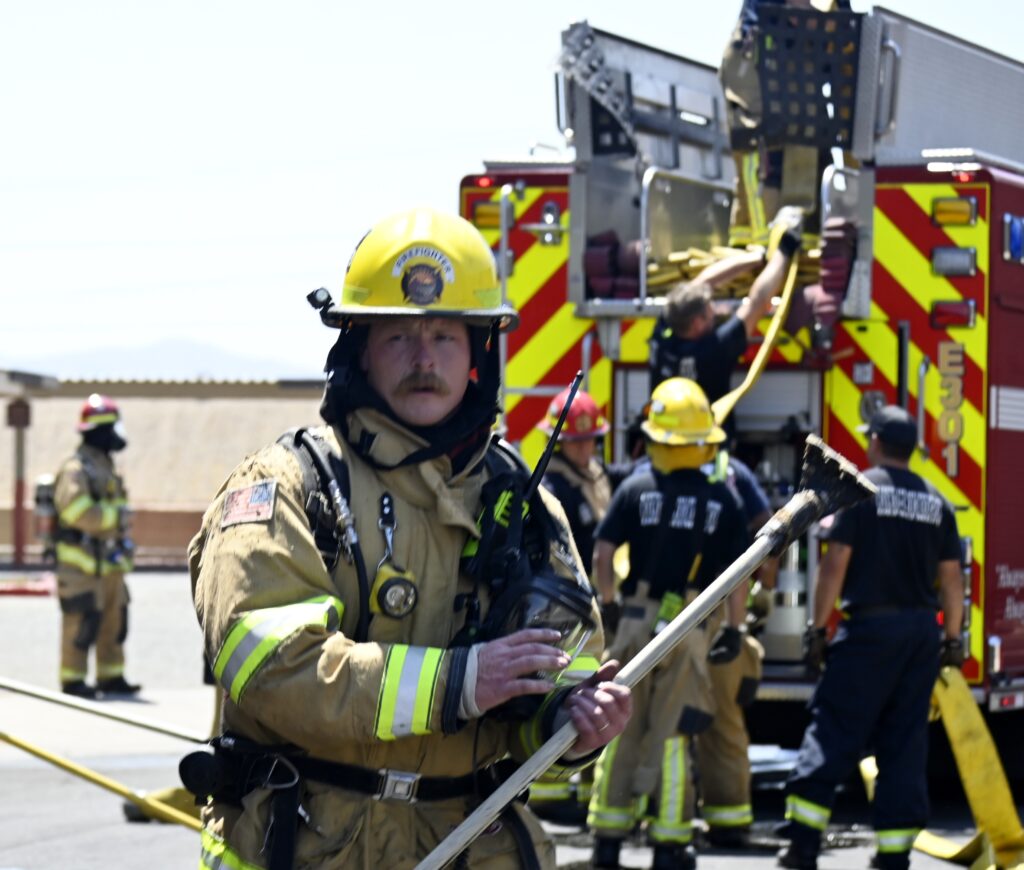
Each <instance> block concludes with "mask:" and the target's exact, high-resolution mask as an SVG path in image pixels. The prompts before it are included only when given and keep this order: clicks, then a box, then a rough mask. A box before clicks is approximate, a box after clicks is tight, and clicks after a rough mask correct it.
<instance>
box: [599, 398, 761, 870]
mask: <svg viewBox="0 0 1024 870" xmlns="http://www.w3.org/2000/svg"><path fill="white" fill-rule="evenodd" d="M643 431H644V435H645V437H646V439H647V452H648V455H649V456H650V459H651V468H650V469H647V470H638V471H637V472H635V473H634V474H633V475H632V476H631V477H629V478H627V479H626V481H624V482H623V484H622V485H621V486H620V487H619V488H618V490H616V493H615V496H614V497H613V499H612V504H611V506H610V507H609V509H608V513H607V514H606V515H605V518H604V520H603V521H602V522H601V524H600V526H598V529H597V533H596V544H595V550H594V570H595V575H596V579H597V587H598V592H599V594H600V596H601V600H602V604H604V605H608V604H610V603H611V602H612V601H613V600H614V599H615V594H616V592H615V584H614V579H613V569H612V559H613V555H614V552H615V549H616V548H617V547H618V546H620V545H621V544H623V543H627V542H628V543H629V545H630V554H631V558H630V571H629V576H628V577H627V578H626V580H625V582H624V583H623V585H622V595H623V600H622V605H621V618H620V620H619V625H618V629H617V631H616V633H615V640H614V642H613V643H612V645H611V647H610V648H609V650H608V655H609V656H622V657H623V658H624V659H629V658H631V657H632V656H633V655H634V654H635V653H636V652H637V651H638V650H639V649H641V648H642V647H643V646H644V645H645V644H646V643H648V642H649V641H650V640H651V637H652V636H653V635H654V634H656V633H657V632H658V631H659V630H660V629H661V628H663V627H664V626H665V625H667V624H668V622H670V621H671V620H672V619H673V618H675V616H677V615H678V614H679V613H680V612H681V611H682V609H683V608H684V607H685V606H686V604H687V603H689V602H690V601H692V600H693V598H695V597H696V595H697V594H698V593H699V591H700V590H701V589H702V588H704V587H705V586H706V585H707V584H708V583H709V582H711V581H712V580H713V579H714V578H715V577H716V576H717V574H718V572H719V571H720V570H721V569H723V568H724V567H726V566H727V565H729V564H730V563H731V562H732V561H734V560H735V559H736V558H737V557H738V556H739V555H741V554H742V553H743V551H744V549H745V547H746V543H747V540H748V536H747V530H746V524H745V522H744V519H743V515H742V512H741V509H740V507H739V504H738V503H737V501H736V499H735V496H734V495H733V494H732V492H730V490H729V489H728V488H727V487H726V486H725V485H724V484H723V483H715V482H711V481H709V480H708V479H707V477H706V476H705V474H704V473H703V472H702V471H701V466H702V465H703V464H705V463H706V462H708V461H710V460H711V459H712V458H713V457H714V455H715V452H716V450H717V449H718V445H719V444H721V443H722V442H723V441H724V440H725V437H726V436H725V432H724V431H723V430H722V429H721V428H720V427H719V426H717V425H715V423H714V419H713V417H712V415H711V409H710V407H709V405H708V401H707V398H706V397H705V395H704V393H703V391H702V390H701V389H700V387H699V386H697V384H696V383H694V382H693V381H690V380H686V379H684V378H671V379H669V380H668V381H665V382H663V383H662V384H660V385H659V386H658V387H657V389H656V390H655V391H654V393H653V395H652V396H651V404H650V410H649V412H648V417H647V421H646V422H645V423H644V427H643ZM745 594H746V593H745V591H744V590H742V589H737V591H736V592H735V593H733V594H732V595H731V596H730V611H729V612H730V620H729V622H730V625H731V626H733V627H735V625H736V623H735V622H734V621H733V620H735V619H736V618H737V615H738V614H742V612H743V601H744V596H745ZM717 641H718V639H716V643H717ZM708 650H709V639H708V637H707V633H706V632H705V631H693V632H691V633H690V634H689V635H687V637H686V639H685V640H684V642H683V643H681V644H680V645H679V646H678V647H677V648H676V649H675V650H673V651H672V652H671V653H670V654H669V655H668V656H667V657H666V658H665V659H664V661H663V662H662V663H661V664H660V665H659V666H658V667H657V668H655V670H654V671H653V672H652V673H651V674H650V675H649V676H648V677H647V678H646V679H645V680H644V681H643V682H641V683H640V684H639V685H638V686H637V688H636V690H635V692H634V695H635V704H636V712H635V714H634V716H633V718H632V719H631V720H630V723H629V725H628V726H627V728H626V731H625V733H624V734H623V735H622V737H621V738H619V739H616V740H613V741H612V742H611V743H610V744H609V746H608V748H607V749H606V750H605V751H604V753H603V754H602V755H601V758H600V760H599V761H598V764H597V768H596V770H595V774H594V791H593V796H592V798H591V801H590V812H589V814H588V817H587V822H588V824H589V826H590V828H591V830H592V831H593V833H594V834H595V836H596V838H597V839H596V841H595V844H594V866H595V867H617V866H618V858H619V849H620V846H621V844H622V841H623V840H624V839H625V838H626V837H628V836H630V834H631V833H632V831H633V829H634V827H635V826H636V825H637V823H638V822H640V821H641V820H643V819H644V818H645V817H648V816H649V817H650V820H649V824H648V828H647V836H648V839H649V840H650V841H651V842H652V843H653V845H654V864H653V867H655V868H659V870H661V868H687V867H693V866H695V862H696V859H695V856H694V853H693V847H692V845H691V843H692V839H693V825H692V821H691V820H692V817H693V811H694V806H695V801H694V795H693V789H692V780H691V779H690V771H689V764H688V760H687V757H686V756H687V746H686V741H685V740H684V739H683V738H678V739H676V738H673V739H669V738H670V737H671V735H672V734H673V733H674V731H675V728H676V724H677V723H678V722H680V720H681V718H683V717H684V716H685V715H690V716H694V717H701V716H704V717H706V716H707V715H708V714H707V710H706V707H707V704H709V703H710V702H709V701H708V702H707V703H705V705H704V707H705V708H704V709H703V710H701V709H699V708H698V707H696V706H694V707H693V708H692V709H690V708H689V707H690V705H689V700H690V699H691V698H696V699H698V700H699V699H700V698H701V696H703V698H705V699H707V698H708V696H709V694H710V685H709V682H708V681H709V677H708V672H707V656H708ZM684 708H687V709H684ZM659 782H660V783H661V785H660V788H659V787H658V784H659Z"/></svg>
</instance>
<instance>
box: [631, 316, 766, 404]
mask: <svg viewBox="0 0 1024 870" xmlns="http://www.w3.org/2000/svg"><path fill="white" fill-rule="evenodd" d="M746 349H747V328H746V326H745V325H744V323H743V321H742V320H740V319H739V318H738V317H737V316H736V315H735V314H734V315H732V316H731V317H729V318H728V319H727V320H726V321H724V322H723V323H721V324H720V325H719V326H718V327H716V328H715V329H713V330H712V331H711V332H709V333H707V334H706V335H702V336H701V337H700V338H679V337H678V336H676V334H675V333H674V332H672V330H671V329H669V327H668V324H667V323H666V322H665V320H664V319H663V318H659V319H658V322H657V323H656V324H655V326H654V332H653V333H651V342H650V365H649V371H650V376H651V384H650V386H651V391H652V392H653V391H654V388H655V387H656V386H658V384H660V383H661V382H662V381H665V380H668V379H669V378H676V377H682V378H689V379H690V380H691V381H696V382H697V383H698V384H700V387H701V389H702V390H704V392H705V394H706V395H707V397H708V401H709V402H714V401H715V399H720V398H721V397H722V396H724V395H725V394H726V393H728V392H729V379H730V377H731V376H732V370H733V368H734V367H735V365H736V361H737V360H738V359H739V358H740V357H741V356H742V355H743V354H744V352H745V351H746Z"/></svg>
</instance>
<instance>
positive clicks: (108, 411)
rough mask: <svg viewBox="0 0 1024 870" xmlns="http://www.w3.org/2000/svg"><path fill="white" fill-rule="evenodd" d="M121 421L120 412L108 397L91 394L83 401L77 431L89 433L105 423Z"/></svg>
mask: <svg viewBox="0 0 1024 870" xmlns="http://www.w3.org/2000/svg"><path fill="white" fill-rule="evenodd" d="M120 419H121V411H120V409H118V407H117V403H116V402H115V401H114V400H113V399H111V398H110V396H101V395H100V394H99V393H93V394H92V395H91V396H89V398H88V399H86V400H85V404H84V405H82V411H81V414H80V415H79V420H78V431H79V432H89V431H90V430H92V429H95V428H96V427H97V426H103V425H104V424H106V423H116V422H117V421H118V420H120Z"/></svg>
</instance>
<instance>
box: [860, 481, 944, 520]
mask: <svg viewBox="0 0 1024 870" xmlns="http://www.w3.org/2000/svg"><path fill="white" fill-rule="evenodd" d="M875 511H876V512H877V514H878V516H880V517H896V518H898V519H901V520H910V521H911V522H915V523H927V524H928V525H930V526H937V525H939V524H940V523H941V522H942V499H940V498H939V497H938V496H937V495H932V494H931V493H930V492H918V491H917V490H913V489H903V488H902V487H898V486H880V487H879V488H878V495H876V496H875Z"/></svg>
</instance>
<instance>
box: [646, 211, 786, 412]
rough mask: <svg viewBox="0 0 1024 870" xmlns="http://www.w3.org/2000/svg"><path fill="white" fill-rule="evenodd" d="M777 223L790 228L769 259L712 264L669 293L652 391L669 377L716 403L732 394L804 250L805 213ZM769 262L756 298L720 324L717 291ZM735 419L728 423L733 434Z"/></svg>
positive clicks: (653, 349)
mask: <svg viewBox="0 0 1024 870" xmlns="http://www.w3.org/2000/svg"><path fill="white" fill-rule="evenodd" d="M775 220H776V222H779V223H782V224H784V225H785V226H786V229H785V231H784V232H781V231H780V233H779V236H778V239H779V241H778V245H777V247H776V248H775V249H774V250H772V249H769V251H768V253H767V256H766V258H765V259H762V257H761V255H760V253H758V252H756V251H755V252H752V253H740V254H736V255H734V256H732V257H729V258H727V259H724V260H719V261H718V262H715V263H712V264H711V265H710V266H708V267H707V268H705V269H704V270H703V271H702V272H701V273H700V274H699V275H698V276H697V277H696V278H694V280H692V281H688V282H685V283H682V284H677V285H676V286H674V287H673V288H672V289H671V290H669V292H668V296H667V298H666V301H665V313H664V314H663V315H662V316H661V317H659V318H658V321H657V323H655V325H654V331H653V332H652V333H651V339H650V368H649V370H650V388H651V389H652V390H653V389H654V388H655V387H656V386H657V385H658V384H660V383H661V382H662V381H663V380H665V379H666V378H674V377H683V378H689V379H690V380H694V381H696V382H697V383H698V384H700V386H701V389H702V390H704V393H705V394H706V395H707V397H708V401H709V402H715V401H716V400H717V399H720V398H721V397H722V396H724V395H725V394H726V393H728V392H729V379H730V377H731V375H732V370H733V368H734V367H735V365H736V361H737V360H738V359H739V358H740V357H741V356H743V354H744V353H745V352H746V349H747V341H748V340H749V339H750V338H751V337H752V336H753V335H754V332H755V330H756V328H757V322H758V320H760V319H761V318H762V317H764V316H765V315H766V314H767V313H768V310H769V309H770V308H771V304H772V297H773V296H775V294H776V293H778V291H779V288H780V287H781V286H782V281H783V279H784V278H785V277H786V271H787V269H788V268H789V264H790V261H791V260H792V258H793V257H794V256H795V255H796V253H797V252H798V251H799V250H800V245H801V223H802V218H801V213H800V210H799V209H784V210H782V211H780V212H779V214H778V215H777V216H776V219H775ZM761 263H764V268H763V269H762V270H761V272H760V274H759V275H758V276H757V278H756V279H755V280H754V283H753V285H752V286H751V288H750V293H749V294H748V295H747V296H745V297H744V298H743V300H742V301H741V302H740V304H739V307H737V308H736V310H735V312H733V313H732V314H729V315H728V316H727V317H726V318H725V319H724V320H723V321H721V323H718V322H717V319H716V309H715V306H714V304H713V302H712V291H713V290H714V288H715V287H716V286H718V285H719V284H722V283H724V282H726V281H730V280H732V279H733V278H735V277H736V276H738V275H742V274H744V273H746V272H749V271H750V270H751V269H753V268H754V267H756V266H757V265H759V264H761ZM731 419H732V418H729V419H728V420H726V422H725V423H724V424H723V425H725V427H726V430H727V431H731V429H732V422H731Z"/></svg>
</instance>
